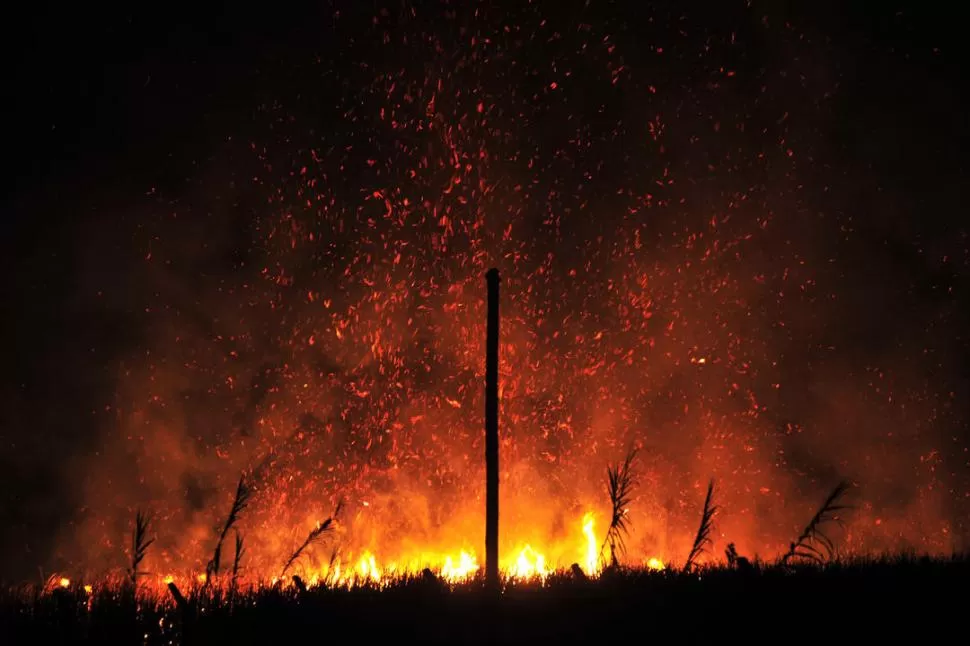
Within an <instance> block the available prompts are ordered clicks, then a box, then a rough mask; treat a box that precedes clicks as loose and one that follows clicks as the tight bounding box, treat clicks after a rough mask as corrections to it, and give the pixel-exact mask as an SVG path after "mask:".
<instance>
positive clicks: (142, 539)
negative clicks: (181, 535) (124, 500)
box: [128, 509, 155, 592]
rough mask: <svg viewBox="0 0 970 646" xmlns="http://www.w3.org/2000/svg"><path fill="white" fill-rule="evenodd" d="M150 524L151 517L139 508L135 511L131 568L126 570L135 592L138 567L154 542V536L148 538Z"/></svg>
mask: <svg viewBox="0 0 970 646" xmlns="http://www.w3.org/2000/svg"><path fill="white" fill-rule="evenodd" d="M150 526H151V517H150V516H148V515H147V514H144V513H142V511H141V510H140V509H139V510H137V511H136V512H135V526H134V527H133V528H132V531H131V568H130V569H129V570H128V577H129V579H130V580H131V585H132V587H133V588H134V589H135V591H136V592H137V590H138V574H139V573H140V570H139V569H138V567H139V566H140V565H141V562H142V561H144V560H145V554H146V553H147V552H148V547H149V546H150V545H151V544H152V543H154V542H155V539H154V538H151V539H150V538H148V530H149V528H150Z"/></svg>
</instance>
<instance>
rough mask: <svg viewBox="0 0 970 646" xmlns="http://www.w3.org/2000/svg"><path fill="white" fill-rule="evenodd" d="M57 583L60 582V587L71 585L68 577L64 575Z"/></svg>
mask: <svg viewBox="0 0 970 646" xmlns="http://www.w3.org/2000/svg"><path fill="white" fill-rule="evenodd" d="M58 583H59V584H60V586H61V587H62V588H66V587H68V586H70V585H71V580H70V579H67V578H64V577H61V580H60V581H58Z"/></svg>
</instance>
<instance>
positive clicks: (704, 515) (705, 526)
mask: <svg viewBox="0 0 970 646" xmlns="http://www.w3.org/2000/svg"><path fill="white" fill-rule="evenodd" d="M713 499H714V481H713V480H711V481H710V483H709V484H708V485H707V496H706V497H705V498H704V510H703V512H701V525H700V527H698V528H697V534H696V535H695V536H694V544H693V546H692V547H691V548H690V554H688V555H687V562H686V563H684V572H685V573H687V572H690V569H691V568H692V567H693V566H694V564H695V563H696V561H697V558H698V557H699V556H700V555H701V554H703V553H704V551H705V550H706V549H707V546H708V545H710V544H711V530H712V529H713V528H714V514H715V513H717V507H716V506H715V505H714V504H712V502H713ZM731 547H732V548H733V547H734V544H733V543H732V544H731ZM729 561H730V559H729Z"/></svg>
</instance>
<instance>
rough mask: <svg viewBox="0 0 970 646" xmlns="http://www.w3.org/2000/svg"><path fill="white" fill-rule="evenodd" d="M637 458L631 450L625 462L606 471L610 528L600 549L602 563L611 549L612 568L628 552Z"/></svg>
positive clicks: (633, 450)
mask: <svg viewBox="0 0 970 646" xmlns="http://www.w3.org/2000/svg"><path fill="white" fill-rule="evenodd" d="M636 456H637V451H636V449H631V450H630V451H629V452H628V453H627V454H626V458H624V460H623V462H621V463H619V464H616V465H611V466H609V467H607V469H606V493H607V495H608V496H609V499H610V526H609V528H607V530H606V538H605V539H604V540H603V545H602V547H600V561H602V560H603V553H604V552H605V551H606V548H607V547H609V548H610V566H611V567H613V568H616V567H617V566H618V565H619V559H620V557H621V556H622V555H623V553H624V552H625V551H626V543H625V537H626V535H627V533H628V532H629V518H628V516H627V511H628V509H629V507H630V501H631V499H632V495H633V487H634V486H635V485H636V479H635V477H634V474H633V469H632V467H633V459H634V458H635V457H636Z"/></svg>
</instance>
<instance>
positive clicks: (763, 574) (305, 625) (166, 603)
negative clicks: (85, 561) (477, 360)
mask: <svg viewBox="0 0 970 646" xmlns="http://www.w3.org/2000/svg"><path fill="white" fill-rule="evenodd" d="M967 575H970V560H968V559H967V558H965V557H952V558H933V559H931V558H929V557H918V556H915V555H896V556H884V557H879V558H853V559H838V560H833V561H830V562H827V563H825V564H819V563H815V562H809V561H806V562H803V563H802V562H800V563H796V564H792V563H789V564H785V563H783V561H782V560H781V559H779V560H778V561H775V562H772V563H763V562H755V563H753V564H752V565H751V567H750V568H749V569H746V570H739V569H737V568H730V567H723V566H721V565H711V564H708V565H702V566H695V567H694V568H693V569H692V571H691V572H690V573H687V572H684V571H683V570H682V569H680V568H672V567H668V568H665V569H663V570H652V569H650V568H620V569H617V570H611V571H610V576H604V577H586V576H582V577H578V576H576V575H575V574H573V573H571V572H569V571H568V570H557V571H555V572H550V573H548V575H547V576H544V577H534V578H532V579H530V580H522V579H517V578H514V577H511V578H507V579H506V581H505V586H504V591H503V595H502V597H501V599H500V600H499V601H498V602H497V605H490V604H489V602H488V597H487V596H485V594H484V592H485V588H484V581H483V578H482V576H481V573H479V574H478V575H476V576H475V577H473V578H471V579H467V580H465V581H463V582H460V583H450V582H448V581H447V580H444V579H442V578H440V577H437V576H432V575H427V574H426V575H423V576H422V575H418V576H413V575H407V576H402V577H396V578H391V579H386V580H382V581H381V582H380V583H376V582H373V581H367V580H363V581H360V582H358V584H357V585H354V586H349V587H348V586H329V585H324V584H317V585H311V586H308V587H307V588H306V589H305V590H303V589H301V588H300V587H299V586H296V585H290V584H289V583H287V584H285V585H284V584H283V583H282V582H278V583H276V584H266V585H258V586H252V587H248V588H246V589H243V590H239V591H237V592H235V593H233V592H232V590H231V589H230V588H229V587H228V586H223V585H221V584H218V583H208V584H202V583H198V582H197V583H195V584H194V585H191V586H190V587H187V588H186V589H185V592H184V595H185V606H184V607H181V608H180V607H179V605H178V604H176V603H175V602H174V601H173V599H172V597H171V596H170V595H168V594H166V593H163V592H162V591H161V590H157V589H154V588H151V587H150V586H143V587H142V588H141V589H140V590H139V594H138V597H137V599H136V600H133V599H132V598H131V597H130V596H129V595H126V594H125V593H124V592H123V590H122V587H121V581H120V580H119V581H117V582H114V581H105V582H101V583H98V584H95V585H94V586H85V585H84V584H83V582H68V584H67V585H65V586H62V585H61V582H60V581H58V580H52V581H50V582H49V584H48V585H47V586H45V587H40V586H38V587H37V588H29V589H28V588H18V589H11V588H8V589H5V590H3V591H2V592H0V616H2V622H3V629H4V633H5V634H7V635H9V636H10V637H11V639H10V641H7V642H6V643H28V642H29V643H99V644H105V643H134V640H135V638H137V640H138V641H140V642H141V643H144V644H186V643H215V642H216V641H218V642H219V643H233V644H251V643H271V642H272V643H283V642H285V641H290V640H298V641H307V642H308V643H312V642H313V640H317V641H319V639H320V638H321V636H322V635H326V636H327V638H328V639H330V640H333V639H336V638H343V637H353V636H356V637H357V638H363V637H365V636H366V638H367V639H368V640H378V639H389V638H395V639H401V638H415V639H420V640H421V641H422V643H483V642H487V641H489V640H492V639H497V640H499V641H501V642H503V643H535V641H534V640H536V639H539V638H541V639H544V640H553V641H556V642H563V641H565V642H577V641H584V640H588V639H589V638H590V637H592V636H596V637H597V638H598V639H607V638H616V637H619V636H621V635H623V634H624V633H625V631H631V630H632V631H635V632H634V633H631V634H639V632H642V631H643V630H645V629H646V628H647V626H648V625H649V626H650V630H651V631H652V632H655V633H658V634H662V633H663V632H664V631H665V630H666V628H667V627H669V626H671V625H673V624H674V623H677V624H678V627H677V634H678V635H679V636H680V637H681V638H685V639H692V638H693V639H696V638H700V637H710V636H714V635H721V636H723V635H726V634H731V633H733V632H738V633H746V634H749V635H750V634H752V633H753V632H758V631H761V630H768V629H769V628H770V629H771V630H774V629H775V628H774V623H773V621H774V620H772V619H771V617H773V616H774V617H775V618H776V619H779V618H782V617H783V616H785V614H786V613H787V610H786V608H790V607H791V604H792V603H802V602H806V603H807V602H809V601H810V600H812V599H815V600H818V599H823V598H824V599H825V600H826V603H827V604H831V605H833V606H834V607H839V608H852V609H853V612H852V613H851V616H850V617H849V618H848V622H849V623H848V624H846V625H845V626H843V630H854V629H861V630H863V631H864V632H865V633H866V634H868V635H870V636H872V635H875V634H878V633H879V632H880V630H884V629H888V628H889V624H887V623H886V622H870V620H869V619H868V618H867V615H866V611H867V610H875V609H878V610H880V611H881V612H893V611H894V610H898V611H899V612H900V614H899V615H898V618H899V619H900V620H905V619H906V617H911V618H913V620H914V621H916V620H918V621H920V622H921V623H923V626H922V630H923V631H924V635H925V634H926V632H932V631H933V630H934V629H935V628H938V627H942V624H941V623H940V622H938V621H937V622H935V623H930V622H926V621H925V620H924V619H923V618H921V615H920V613H921V612H927V611H930V610H931V609H932V612H933V615H932V616H933V617H936V618H940V617H946V616H947V615H946V613H947V609H948V608H951V609H955V608H956V604H957V600H956V597H955V596H954V595H952V594H951V593H950V592H949V590H950V588H951V587H952V588H953V589H956V586H957V584H959V582H960V581H963V580H965V578H966V577H967ZM486 613H493V614H491V615H488V616H486ZM661 613H662V614H661ZM692 616H700V617H703V618H704V620H703V621H693V622H686V623H685V622H680V621H679V619H688V618H689V617H692ZM660 617H663V621H658V619H659V618H660ZM762 619H763V620H762ZM671 620H678V621H675V622H672V621H671ZM483 622H484V623H483ZM780 625H781V624H779V626H780ZM791 629H792V624H790V623H789V624H788V627H787V628H785V630H791ZM637 631H639V632H637Z"/></svg>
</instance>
